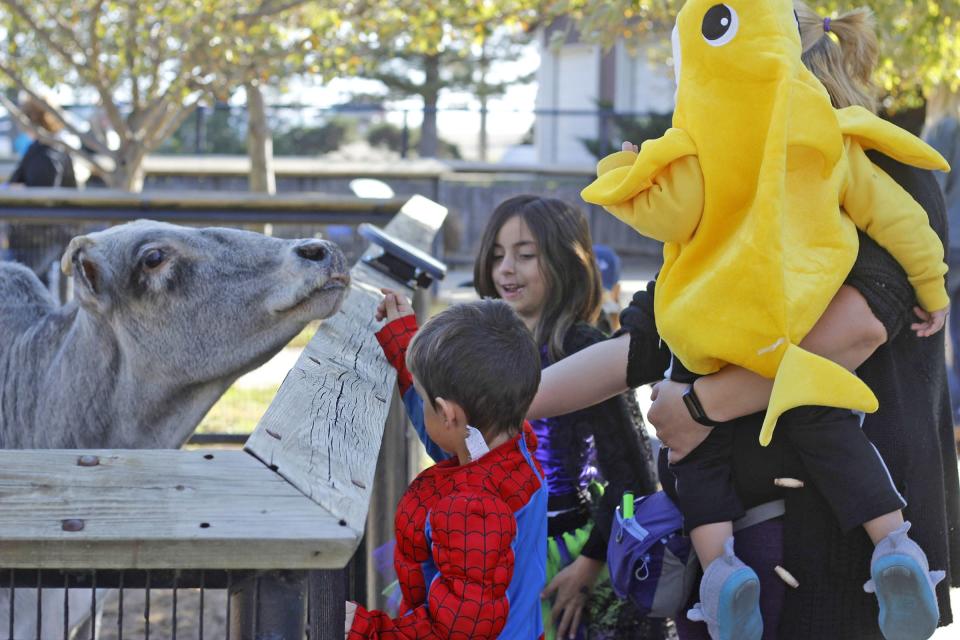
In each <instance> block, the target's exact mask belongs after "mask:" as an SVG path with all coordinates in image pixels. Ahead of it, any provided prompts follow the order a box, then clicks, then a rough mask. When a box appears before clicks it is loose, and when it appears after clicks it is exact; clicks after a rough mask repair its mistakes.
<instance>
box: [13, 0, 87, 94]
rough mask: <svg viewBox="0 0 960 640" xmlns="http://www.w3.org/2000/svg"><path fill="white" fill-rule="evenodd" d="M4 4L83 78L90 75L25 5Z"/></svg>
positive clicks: (14, 2)
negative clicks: (34, 17) (35, 18)
mask: <svg viewBox="0 0 960 640" xmlns="http://www.w3.org/2000/svg"><path fill="white" fill-rule="evenodd" d="M3 4H5V5H7V6H8V7H10V8H11V9H13V10H14V11H15V12H16V13H17V15H19V16H20V17H21V18H22V19H23V20H24V21H26V23H27V24H29V25H30V28H31V29H32V30H33V31H34V33H36V34H37V36H39V37H40V39H41V40H43V42H44V43H46V45H47V46H49V47H50V48H51V49H52V50H53V51H55V52H56V53H57V55H59V56H60V57H61V58H62V59H63V61H64V62H66V63H67V64H69V65H71V66H73V67H74V68H75V69H76V70H77V72H78V73H79V74H80V75H81V76H87V75H89V74H88V73H86V70H85V68H84V67H85V65H83V64H78V63H77V61H76V60H74V59H73V55H72V54H71V53H70V52H69V51H67V50H66V49H64V48H63V47H62V46H61V45H60V43H59V42H58V41H57V39H56V38H54V37H53V36H52V34H51V33H50V32H49V31H47V30H46V29H44V28H43V27H41V26H40V25H39V24H38V23H37V21H36V20H34V19H33V16H31V15H30V13H29V12H28V11H27V9H26V8H25V7H24V6H23V5H21V4H20V3H19V2H16V1H15V0H3ZM70 37H71V38H73V33H71V34H70Z"/></svg>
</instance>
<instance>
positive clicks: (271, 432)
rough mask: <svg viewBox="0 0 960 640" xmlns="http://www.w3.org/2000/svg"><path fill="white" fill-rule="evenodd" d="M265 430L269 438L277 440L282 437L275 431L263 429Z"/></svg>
mask: <svg viewBox="0 0 960 640" xmlns="http://www.w3.org/2000/svg"><path fill="white" fill-rule="evenodd" d="M265 431H266V432H267V435H268V436H270V437H271V438H276V439H277V440H281V439H282V438H283V436H281V435H280V434H279V433H277V432H276V431H271V430H270V429H265Z"/></svg>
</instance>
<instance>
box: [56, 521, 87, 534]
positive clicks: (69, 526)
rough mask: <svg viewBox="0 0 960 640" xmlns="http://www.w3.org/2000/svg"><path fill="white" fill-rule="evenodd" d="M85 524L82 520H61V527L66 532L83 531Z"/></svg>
mask: <svg viewBox="0 0 960 640" xmlns="http://www.w3.org/2000/svg"><path fill="white" fill-rule="evenodd" d="M83 526H84V522H83V520H81V519H80V518H70V519H68V520H61V521H60V527H61V528H62V529H63V530H64V531H83Z"/></svg>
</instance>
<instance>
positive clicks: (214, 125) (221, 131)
mask: <svg viewBox="0 0 960 640" xmlns="http://www.w3.org/2000/svg"><path fill="white" fill-rule="evenodd" d="M198 127H199V128H200V131H199V134H200V137H201V139H200V140H197V134H198ZM246 127H247V120H246V115H245V114H244V113H243V110H242V109H233V108H231V107H229V106H227V105H222V104H218V105H217V106H216V107H214V108H213V109H212V110H211V109H207V108H203V109H197V110H196V111H194V112H193V114H192V115H191V117H190V118H189V119H188V120H187V121H186V122H184V123H183V124H182V125H181V126H180V128H179V129H177V130H176V131H175V132H174V134H173V135H172V136H170V137H169V138H167V139H166V140H164V141H163V142H162V143H161V145H160V147H159V148H158V151H159V152H161V153H217V154H222V155H244V154H246V153H247V138H246V133H245V132H246Z"/></svg>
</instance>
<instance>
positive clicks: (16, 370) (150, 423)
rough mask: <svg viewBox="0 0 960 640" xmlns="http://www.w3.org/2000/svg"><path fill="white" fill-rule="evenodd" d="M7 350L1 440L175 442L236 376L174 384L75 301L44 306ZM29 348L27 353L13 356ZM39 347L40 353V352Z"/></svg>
mask: <svg viewBox="0 0 960 640" xmlns="http://www.w3.org/2000/svg"><path fill="white" fill-rule="evenodd" d="M15 342H16V347H15V348H14V349H11V350H7V354H8V355H9V356H10V358H11V360H10V361H9V362H7V363H0V366H2V367H6V370H7V383H6V384H7V387H6V388H5V389H4V390H3V391H4V393H9V394H10V395H8V396H6V398H4V400H5V401H4V402H0V407H2V415H0V424H2V427H3V429H2V432H0V437H2V439H3V440H2V443H0V444H2V446H3V447H5V448H40V449H48V448H50V449H57V448H82V449H97V448H111V449H121V448H173V447H178V446H180V445H181V444H183V442H184V441H186V439H187V438H189V436H190V434H191V433H192V432H193V430H194V428H195V427H196V425H197V424H198V423H199V422H200V420H201V419H202V418H203V416H204V414H205V413H206V412H207V410H208V409H209V408H210V406H212V405H213V403H214V402H216V400H217V398H219V397H220V396H221V395H222V394H223V392H224V391H225V390H226V389H227V387H229V386H230V384H231V383H232V382H233V379H234V378H235V377H236V376H231V377H230V378H225V379H222V380H214V381H209V382H204V383H201V384H191V385H187V386H184V385H182V384H181V385H178V384H176V383H171V382H168V381H164V380H163V379H162V377H160V376H157V375H156V372H155V371H151V370H150V365H151V364H156V363H150V362H146V363H145V362H143V361H142V358H138V357H136V356H135V355H134V354H131V353H128V352H127V350H128V348H126V347H124V346H123V345H122V344H121V342H120V341H118V340H117V337H116V335H115V334H114V332H113V329H112V327H111V326H110V324H109V323H107V322H106V321H104V320H102V319H100V318H98V317H95V316H93V315H91V314H90V313H88V312H87V311H85V310H84V309H82V308H81V307H78V306H77V305H75V304H70V305H67V306H66V307H63V308H61V309H59V310H57V311H55V312H52V313H50V314H48V315H47V316H45V317H43V318H42V319H40V320H39V321H38V322H37V323H35V324H34V325H33V326H32V327H31V328H30V331H29V332H27V333H25V334H24V335H22V336H19V337H18V338H17V339H16V341H15ZM21 354H22V355H23V356H26V355H27V354H29V356H30V358H31V361H30V362H29V363H27V362H18V355H21ZM38 354H40V355H38Z"/></svg>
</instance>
